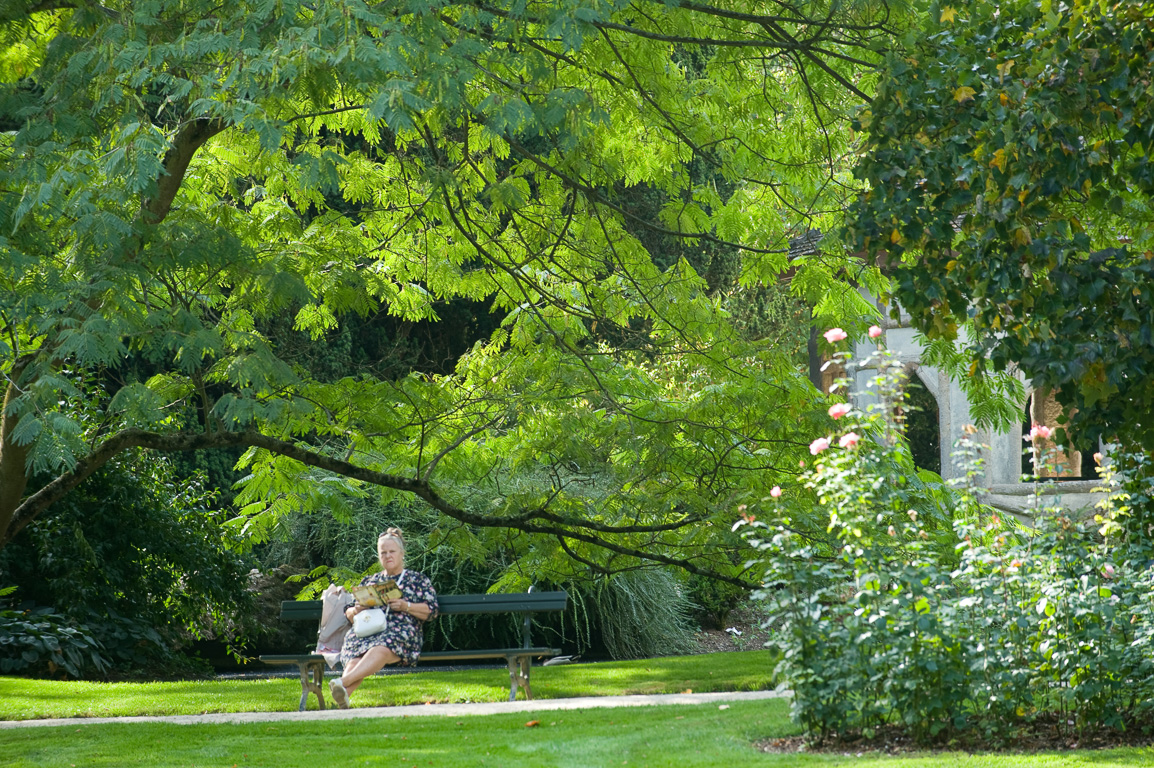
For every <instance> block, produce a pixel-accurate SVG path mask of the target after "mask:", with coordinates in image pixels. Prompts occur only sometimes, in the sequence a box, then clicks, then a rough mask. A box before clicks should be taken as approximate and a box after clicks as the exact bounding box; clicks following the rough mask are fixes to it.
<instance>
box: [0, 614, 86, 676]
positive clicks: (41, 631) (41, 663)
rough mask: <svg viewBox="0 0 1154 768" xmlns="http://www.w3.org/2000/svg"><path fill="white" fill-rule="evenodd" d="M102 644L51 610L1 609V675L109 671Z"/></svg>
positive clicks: (81, 673)
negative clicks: (103, 655)
mask: <svg viewBox="0 0 1154 768" xmlns="http://www.w3.org/2000/svg"><path fill="white" fill-rule="evenodd" d="M102 650H104V649H103V648H102V647H101V644H100V643H99V642H98V641H97V640H96V639H95V638H94V637H92V636H91V635H90V634H88V633H87V632H86V631H85V630H84V629H82V628H78V627H76V626H75V624H74V622H72V621H71V620H70V619H68V618H67V617H65V616H61V615H60V614H57V613H53V612H52V610H51V609H50V608H36V609H28V610H9V609H7V608H0V672H2V673H4V674H6V675H7V674H13V673H16V674H25V675H35V676H40V677H44V676H51V677H55V676H57V675H59V674H61V672H63V673H65V674H68V675H71V676H72V677H86V676H89V675H92V674H96V675H100V674H102V673H104V672H105V671H106V670H107V669H108V663H107V662H106V661H105V659H104V658H103V657H102V656H101V651H102Z"/></svg>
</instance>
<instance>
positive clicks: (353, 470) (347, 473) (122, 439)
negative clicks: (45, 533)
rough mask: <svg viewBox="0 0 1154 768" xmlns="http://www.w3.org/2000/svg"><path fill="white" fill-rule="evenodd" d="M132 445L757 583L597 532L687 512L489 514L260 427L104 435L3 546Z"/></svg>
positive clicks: (18, 515)
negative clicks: (235, 462)
mask: <svg viewBox="0 0 1154 768" xmlns="http://www.w3.org/2000/svg"><path fill="white" fill-rule="evenodd" d="M133 448H146V449H150V450H154V451H161V452H179V451H197V450H204V449H208V448H260V449H263V450H266V451H269V452H270V453H274V454H277V455H278V456H284V457H287V458H290V459H293V460H295V461H299V462H300V463H302V464H305V465H306V466H310V467H316V468H317V469H321V470H325V471H327V472H332V473H333V474H336V475H340V476H342V477H347V478H349V479H351V480H358V481H360V482H364V483H368V484H370V485H377V486H381V487H384V488H391V489H393V490H397V491H404V492H406V493H412V494H413V495H415V496H417V497H418V498H421V499H423V500H424V501H425V502H427V503H428V504H429V506H431V507H433V508H434V509H436V510H437V511H439V512H441V513H442V514H444V515H446V516H448V517H451V518H453V519H454V520H458V521H460V522H462V523H466V524H468V525H475V526H478V527H482V528H509V529H513V530H518V531H524V532H525V533H540V534H545V535H548V536H554V537H566V538H570V539H574V540H577V541H583V542H585V543H587V544H591V545H594V546H596V547H600V548H603V549H607V550H609V551H611V552H616V553H618V554H621V555H626V556H629V557H632V558H636V559H639V560H645V561H649V562H654V563H661V564H663V565H670V566H675V567H677V568H682V569H684V570H686V571H688V572H689V573H694V574H697V575H701V576H707V577H710V578H715V579H719V580H721V581H726V582H729V583H731V584H734V585H736V586H740V587H744V588H746V589H753V588H755V587H756V586H757V585H756V584H754V583H753V582H748V581H745V580H743V579H739V578H735V577H733V576H728V575H725V574H718V573H716V572H713V571H711V570H709V569H708V568H703V567H701V566H699V565H697V564H696V563H694V562H693V561H692V560H691V559H689V558H677V557H671V556H669V555H665V554H662V553H660V552H656V551H647V550H645V549H642V548H639V547H633V546H626V545H624V544H620V543H617V542H615V541H611V540H609V539H606V538H600V537H598V536H596V535H594V534H598V533H599V534H606V535H617V534H628V533H660V532H667V531H676V530H679V529H682V528H685V527H687V526H690V525H693V524H695V523H698V522H700V518H697V517H692V516H686V517H683V518H682V519H680V520H677V521H673V522H670V523H665V524H662V525H620V526H617V525H608V524H604V523H598V522H595V521H590V520H584V519H580V518H571V517H565V516H562V515H556V514H553V513H550V512H547V511H545V510H529V511H526V512H524V513H522V514H519V515H506V516H489V515H481V514H477V513H474V512H469V511H468V510H465V509H462V508H461V507H458V506H457V505H455V504H453V503H451V502H449V501H448V500H446V499H445V498H444V497H443V496H441V494H439V493H438V492H437V490H436V489H435V488H434V487H433V486H432V484H431V483H429V482H428V481H427V480H425V479H420V478H410V477H404V476H401V475H393V474H389V473H386V472H378V471H376V470H372V469H368V468H367V467H359V466H357V465H355V464H351V463H349V462H347V461H344V460H342V459H337V458H333V457H331V456H325V455H324V454H321V453H318V452H316V451H312V450H309V449H307V448H303V447H301V446H300V445H298V444H296V443H290V442H287V441H284V440H279V439H277V438H274V437H270V436H268V435H264V434H261V433H259V432H251V431H250V432H214V433H211V434H209V433H201V434H194V435H172V434H168V435H166V434H160V433H157V432H148V431H146V430H142V429H126V430H123V431H121V432H119V433H117V434H115V435H112V436H111V437H109V438H107V439H106V440H104V441H103V442H102V443H100V445H98V446H97V447H96V449H95V450H93V451H92V453H90V454H89V455H88V456H86V457H84V458H83V459H81V460H80V461H79V462H77V463H76V466H75V467H74V468H73V469H72V471H71V472H67V473H65V474H62V475H60V476H59V477H57V478H55V479H54V480H52V481H51V482H50V483H48V484H47V485H45V486H44V487H43V488H41V489H40V490H39V491H37V492H36V493H34V494H32V495H30V496H29V497H28V498H27V499H25V500H24V502H23V503H22V504H21V505H20V506H19V507H17V508H16V510H15V512H14V514H13V519H12V523H11V525H10V526H9V527H8V531H7V532H6V534H5V535H4V537H3V538H0V545H3V544H6V543H7V542H8V541H9V540H11V538H12V537H13V536H15V535H16V534H17V533H19V531H20V530H22V529H23V528H24V527H25V526H27V525H28V524H29V523H31V522H32V521H33V520H35V519H36V518H37V517H38V516H40V515H41V514H43V513H44V512H45V510H47V509H48V508H49V507H50V506H52V504H53V503H55V502H57V501H59V500H60V499H61V498H63V497H64V496H65V495H66V494H67V493H68V492H69V491H71V490H72V489H73V488H75V487H76V486H77V485H79V484H80V483H81V482H83V481H84V480H85V479H86V478H88V477H89V476H91V475H92V473H93V472H95V471H96V470H98V469H99V468H100V467H102V466H104V465H105V464H107V463H108V461H110V460H111V459H112V458H113V457H115V456H116V455H117V454H120V453H123V452H124V451H127V450H130V449H133ZM541 521H543V522H541Z"/></svg>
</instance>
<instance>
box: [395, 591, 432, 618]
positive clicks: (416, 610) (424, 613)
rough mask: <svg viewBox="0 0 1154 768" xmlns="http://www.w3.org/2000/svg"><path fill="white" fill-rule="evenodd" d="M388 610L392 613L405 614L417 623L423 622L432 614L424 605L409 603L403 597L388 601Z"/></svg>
mask: <svg viewBox="0 0 1154 768" xmlns="http://www.w3.org/2000/svg"><path fill="white" fill-rule="evenodd" d="M389 609H390V610H391V611H393V612H394V613H407V614H409V615H411V616H412V617H413V618H415V619H417V620H418V621H424V620H425V619H427V618H429V615H430V614H431V613H432V611H430V610H429V606H428V605H426V604H425V603H410V602H409V601H408V600H406V599H405V598H403V597H399V598H397V599H396V600H390V601H389Z"/></svg>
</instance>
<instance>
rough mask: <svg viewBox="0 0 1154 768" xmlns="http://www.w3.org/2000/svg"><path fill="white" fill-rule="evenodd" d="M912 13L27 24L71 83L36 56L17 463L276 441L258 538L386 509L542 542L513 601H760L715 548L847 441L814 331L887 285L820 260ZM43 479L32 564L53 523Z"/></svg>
mask: <svg viewBox="0 0 1154 768" xmlns="http://www.w3.org/2000/svg"><path fill="white" fill-rule="evenodd" d="M900 23H901V22H900V20H897V19H896V17H895V16H893V15H891V14H890V13H889V9H888V8H887V7H886V6H885V4H884V3H873V2H849V3H840V2H839V3H834V4H832V5H831V4H829V3H826V2H813V3H809V2H806V3H801V4H797V3H789V4H783V5H779V4H777V3H771V4H770V5H769V6H765V7H763V6H762V5H759V4H749V3H737V4H733V5H732V7H731V5H730V4H725V5H723V6H718V7H716V8H715V7H711V6H697V5H693V4H688V5H684V6H682V5H679V4H676V3H674V4H661V3H656V4H651V7H645V8H641V7H638V6H633V5H629V4H620V3H616V4H614V3H611V4H608V5H597V6H594V5H590V4H589V3H587V2H585V0H556V1H555V2H547V3H531V4H524V3H519V2H507V1H506V0H500V2H497V3H496V4H495V5H493V6H491V7H490V6H486V7H484V8H481V7H479V6H477V5H475V4H473V3H469V2H448V3H428V2H423V1H421V0H418V2H414V3H410V4H407V5H403V6H396V5H395V4H383V5H382V4H367V5H366V4H365V3H363V2H361V1H360V0H328V1H327V2H325V3H322V4H320V5H317V4H316V3H308V2H302V0H286V1H285V2H276V3H272V2H265V1H264V0H238V1H237V2H230V3H224V4H221V3H217V2H208V1H207V0H179V1H178V0H153V1H151V2H147V3H139V2H129V1H128V0H107V1H106V2H105V3H104V4H103V5H101V6H100V7H99V8H97V7H95V6H89V5H82V6H81V7H78V8H73V9H68V10H61V11H59V12H56V11H53V12H48V11H46V10H44V9H43V8H40V7H39V6H35V5H32V4H27V3H21V4H19V7H16V8H12V9H9V8H7V7H6V8H5V11H4V12H3V14H2V15H0V34H2V35H3V37H0V40H3V41H5V42H6V43H8V44H10V45H11V44H15V42H14V41H16V40H17V39H19V38H20V37H21V36H23V35H28V36H29V42H28V43H27V44H26V47H27V48H28V49H29V50H31V51H33V53H34V55H33V56H32V57H31V59H30V61H29V63H28V67H27V69H28V71H27V72H24V73H19V72H17V71H16V70H17V67H16V66H15V65H14V64H12V63H11V62H12V58H13V57H11V56H8V55H6V56H5V57H4V58H3V59H2V60H0V109H4V110H7V111H6V112H5V113H4V114H3V115H2V117H0V119H3V120H4V126H5V132H3V133H0V222H3V226H0V254H2V258H0V372H2V373H3V374H4V376H5V377H6V381H7V382H8V391H7V392H6V396H7V397H9V398H10V402H9V404H8V405H7V407H6V408H5V411H4V414H3V418H4V420H5V421H4V429H3V430H0V435H3V439H4V440H6V441H8V442H6V444H5V445H4V446H3V448H4V450H3V451H0V470H4V471H5V472H7V473H8V475H6V476H11V477H17V476H20V475H21V473H22V472H25V470H26V468H27V467H32V468H33V469H36V470H38V471H42V472H44V473H46V474H47V473H52V474H56V475H59V476H61V477H62V479H63V480H65V481H70V480H72V479H74V477H75V476H73V475H70V473H71V472H72V471H73V470H74V469H75V468H77V467H86V466H88V465H86V464H84V462H85V461H86V460H88V459H90V458H92V459H103V458H104V456H105V455H104V454H100V453H99V451H100V448H101V446H102V445H108V443H104V442H102V441H105V440H108V441H115V440H116V439H117V438H118V437H124V436H125V435H126V434H129V432H128V431H129V430H142V431H143V432H144V433H146V434H145V435H144V436H142V433H141V432H136V431H133V432H131V433H130V434H131V435H132V436H133V437H134V438H139V439H140V440H141V441H143V440H145V437H147V440H148V445H149V447H150V448H154V449H156V450H219V449H222V448H235V447H236V445H237V444H236V443H230V442H229V440H230V439H232V438H235V437H236V436H237V435H238V434H239V435H243V436H244V440H246V441H247V442H245V443H244V446H245V447H248V448H250V450H247V451H245V452H244V453H243V455H241V457H240V459H239V468H240V469H241V470H242V471H243V472H244V476H243V478H242V479H241V480H240V481H239V484H240V486H241V487H240V488H239V489H238V490H237V496H236V498H235V500H234V501H235V504H236V505H237V507H238V508H239V511H240V514H239V517H238V519H237V520H236V522H235V524H234V530H235V531H236V532H238V533H239V534H241V535H243V536H245V537H248V538H249V539H250V542H251V543H252V544H253V545H258V546H259V545H262V544H264V543H266V542H268V541H270V540H271V539H272V538H273V537H274V536H275V535H276V534H277V532H278V528H279V527H280V526H281V524H282V522H283V521H284V520H286V519H287V518H288V517H289V516H291V515H294V514H297V513H299V512H302V511H303V512H312V511H316V510H318V509H323V508H332V509H334V510H336V511H338V512H343V511H344V510H345V509H347V508H348V507H349V506H351V505H352V504H353V503H354V502H355V501H356V500H358V499H360V498H362V497H367V496H369V495H372V494H373V493H375V491H373V490H371V489H370V487H369V486H370V485H375V486H377V487H383V488H386V489H387V490H386V491H384V492H383V493H381V497H380V502H381V503H382V504H383V505H384V504H389V503H391V502H393V501H396V500H398V499H402V500H403V502H404V503H408V502H410V501H411V499H412V493H418V494H419V495H421V496H422V497H423V498H424V499H425V500H426V501H429V502H430V504H432V505H433V506H434V507H435V508H436V509H437V510H438V512H439V514H441V515H442V516H443V517H444V519H443V520H439V521H438V523H437V525H438V526H443V527H449V526H452V525H457V524H460V525H462V526H468V527H469V528H470V535H472V530H473V529H476V528H483V527H492V528H497V529H499V533H497V534H495V535H493V536H492V537H487V536H481V535H478V536H477V538H476V542H480V543H483V544H485V545H486V546H490V547H494V548H496V547H498V546H502V547H505V548H504V549H502V551H501V553H500V555H499V557H497V558H495V560H497V562H498V563H499V567H501V568H503V569H505V570H503V571H502V572H501V573H500V574H499V577H498V581H497V582H495V583H498V584H499V585H500V586H502V587H504V586H507V585H509V584H512V583H514V582H518V581H524V580H525V579H526V578H528V577H527V576H526V574H532V573H533V571H532V570H531V569H530V566H534V565H537V564H540V563H545V564H547V565H548V566H549V567H550V568H555V569H556V570H558V571H564V570H566V569H567V570H569V571H572V570H575V569H576V568H577V566H576V565H574V564H572V563H571V564H569V565H567V566H564V565H562V566H557V565H556V563H557V561H558V560H559V559H560V557H559V556H558V552H559V551H564V550H565V548H566V547H568V549H569V550H571V551H572V553H573V556H572V557H573V562H574V563H580V564H581V566H582V567H584V566H585V565H586V564H591V565H590V567H591V568H593V569H594V570H598V571H600V572H604V573H608V574H617V573H621V572H624V571H627V570H631V569H635V568H638V567H640V566H642V565H643V564H652V563H653V562H654V561H656V562H657V563H660V564H661V565H662V566H669V565H674V566H676V565H681V566H683V567H686V568H689V569H691V570H693V571H695V572H699V575H700V573H706V574H708V573H711V572H713V571H714V568H720V569H723V570H724V571H725V574H727V575H726V576H725V577H726V578H736V577H734V576H732V562H733V560H734V557H733V552H732V547H728V546H723V545H718V544H717V543H716V541H714V540H715V539H716V538H717V537H716V536H715V535H714V534H715V532H716V531H717V530H722V529H723V528H724V526H723V521H724V519H725V518H726V516H727V515H728V514H729V509H730V508H731V506H732V504H733V503H735V501H738V500H740V499H743V498H746V497H759V496H762V495H764V494H765V493H766V492H767V491H768V488H769V487H772V485H773V483H774V480H775V478H777V479H780V478H781V477H782V476H789V475H790V474H791V473H794V472H795V471H796V470H795V467H796V466H797V460H798V458H799V452H800V450H801V445H802V443H801V440H800V436H801V435H802V434H804V433H805V431H806V429H807V428H811V427H812V426H813V425H814V424H815V423H816V422H819V421H821V420H823V419H824V417H823V415H822V408H823V403H822V399H821V398H820V397H819V396H817V395H816V394H815V393H814V391H813V388H812V387H811V386H810V385H809V383H808V382H807V380H806V378H805V376H804V371H803V370H801V369H799V367H798V366H797V365H796V362H797V360H796V353H797V345H796V344H795V341H796V337H797V335H798V334H797V332H798V330H799V327H800V326H803V325H804V323H802V322H794V321H795V320H797V319H798V318H797V315H798V314H800V312H799V309H800V307H802V306H805V307H816V308H817V309H816V311H817V313H818V314H819V315H824V314H832V313H835V312H840V311H848V312H853V313H856V312H860V311H862V310H863V309H864V308H865V306H866V305H865V304H864V301H863V300H862V299H861V297H860V295H859V294H858V292H857V287H856V283H861V284H866V285H871V286H874V287H877V285H878V284H879V281H880V277H879V273H878V272H877V271H876V270H870V269H864V268H862V266H861V265H860V264H859V263H857V262H856V261H854V260H852V259H847V258H846V257H844V256H843V255H841V254H838V253H836V252H830V253H824V254H806V255H804V256H800V257H798V258H796V259H793V260H792V261H791V260H789V259H787V258H786V255H785V254H786V253H787V251H788V246H789V241H790V239H791V238H792V237H793V236H795V235H796V233H797V232H799V231H807V230H808V229H809V228H811V227H821V228H824V229H827V230H828V229H830V228H831V226H832V224H833V222H835V221H836V220H837V219H838V217H839V216H840V215H841V211H842V210H844V206H845V204H846V202H847V200H848V199H849V197H850V196H851V195H852V192H853V189H852V182H851V180H850V179H849V178H848V177H847V174H846V172H845V169H844V162H845V160H844V158H845V157H847V156H848V153H849V152H850V150H851V147H852V137H851V136H850V135H849V132H848V131H847V130H846V126H845V122H844V119H845V117H846V116H847V115H848V113H849V111H850V110H851V108H852V107H853V105H855V104H857V103H859V102H860V100H861V99H862V98H864V97H867V96H868V92H869V91H870V90H872V87H873V81H874V75H873V72H872V70H873V68H874V66H875V65H876V64H877V63H878V62H879V61H880V57H879V54H878V53H877V52H878V50H880V49H882V48H883V47H884V45H885V41H886V40H888V39H890V38H891V37H892V35H893V33H894V31H895V27H896V26H898V25H899V24H900ZM754 52H756V53H754ZM751 54H752V55H751ZM18 78H25V79H30V80H31V81H32V83H31V85H28V84H23V85H22V83H23V80H20V79H18ZM9 125H11V126H12V127H11V128H10V129H9V128H7V126H9ZM847 270H849V271H848V272H847ZM847 274H852V275H853V279H854V281H855V284H851V283H850V282H849V281H848V280H846V279H845V277H846V275H847ZM778 283H781V285H780V287H776V288H774V289H773V292H774V293H776V294H777V295H776V296H773V297H764V296H762V295H761V294H762V292H763V291H766V292H768V289H766V288H765V287H766V286H777V284H778ZM786 283H788V287H786ZM737 286H741V288H740V291H739V290H738V287H737ZM786 294H788V295H786ZM755 295H756V296H757V297H758V298H757V299H756V300H755V301H754V302H751V303H753V304H758V303H762V304H763V305H764V306H763V307H755V310H757V311H750V312H748V313H739V312H735V311H733V310H734V307H735V305H736V304H738V303H739V302H742V301H743V298H742V296H755ZM763 298H764V299H766V301H764V302H762V299H763ZM770 299H772V301H771V300H770ZM775 302H776V303H775ZM737 309H738V310H741V309H744V307H737ZM761 309H765V311H764V312H763V311H760V310H761ZM777 309H780V310H781V311H780V312H777V311H776V310H777ZM770 310H774V311H770ZM739 314H740V315H741V316H740V317H736V318H735V316H736V315H739ZM767 319H772V320H774V321H777V320H786V321H788V322H772V323H771V322H755V321H761V320H767ZM806 319H808V318H806ZM783 328H784V330H786V331H787V332H786V333H781V334H777V333H776V331H777V330H780V329H783ZM745 331H749V332H745ZM778 335H780V341H781V343H780V344H774V345H767V344H765V343H764V339H765V338H769V337H773V336H778ZM306 340H307V343H306ZM65 367H67V369H68V370H69V371H73V372H78V373H75V375H71V376H69V375H64V368H65ZM82 375H83V376H87V377H88V379H86V380H88V381H93V380H95V381H97V382H98V383H99V384H100V387H101V389H102V391H101V392H99V393H98V395H96V396H94V401H95V403H96V406H97V407H96V408H94V409H92V410H91V411H90V412H88V413H87V414H84V413H81V410H82V409H81V408H79V407H78V406H77V405H76V403H75V402H74V397H73V393H72V392H71V391H70V390H69V387H70V386H72V387H75V384H74V383H73V380H74V379H75V378H77V377H81V376H82ZM258 437H259V438H265V440H264V441H262V440H260V439H257V438H258ZM274 441H280V442H278V443H276V444H275V445H274V446H272V447H270V444H272V443H273V442H274ZM258 444H259V445H261V446H262V447H261V448H256V447H253V446H255V445H258ZM112 445H114V446H115V445H118V443H115V442H113V443H112ZM94 446H95V449H94ZM11 448H16V449H18V451H19V453H18V452H17V451H16V450H11ZM109 450H112V449H111V448H109ZM305 451H307V452H308V458H309V459H313V460H316V459H318V458H323V459H325V460H328V463H327V464H326V465H325V466H326V469H324V470H321V469H316V468H313V467H309V468H306V467H304V466H303V465H302V457H301V455H300V452H305ZM290 454H291V455H292V458H289V455H290ZM225 455H227V454H225ZM338 462H345V463H344V464H339V468H334V467H337V466H338ZM203 463H204V464H205V465H206V466H208V465H210V464H212V463H213V462H208V461H206V462H203ZM317 463H320V462H316V461H314V465H315V464H317ZM13 465H15V468H13ZM217 469H219V467H218V468H217ZM25 476H26V475H25ZM220 477H223V473H220V472H217V473H216V474H214V480H215V479H217V478H220ZM63 485H64V484H63V483H62V485H61V486H57V487H62V486H63ZM13 488H16V484H13V485H8V484H7V483H6V484H5V485H4V486H3V487H0V543H3V542H6V541H7V537H8V535H9V532H14V531H17V530H20V529H21V528H22V527H23V526H25V525H27V524H28V523H29V521H30V520H31V519H33V518H35V517H36V516H37V515H39V514H41V512H42V511H43V509H42V508H38V507H37V505H38V504H40V503H41V502H40V501H37V500H36V499H33V498H31V497H28V496H27V495H26V494H25V493H24V492H23V489H22V488H17V489H16V490H12V489H13ZM63 492H64V491H63V490H62V491H60V493H63ZM43 503H44V504H47V502H43ZM10 520H11V522H10ZM510 532H512V533H510ZM503 538H514V539H516V541H514V542H513V543H511V544H508V546H505V542H504V541H503ZM526 538H531V539H532V541H527V540H526ZM468 551H470V552H471V551H472V550H468ZM565 556H566V557H569V556H570V555H569V554H568V553H567V554H566V555H565ZM506 558H507V559H506ZM550 576H551V577H552V574H551V575H550ZM562 582H563V580H562Z"/></svg>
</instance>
